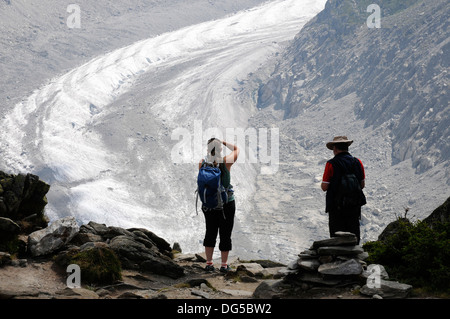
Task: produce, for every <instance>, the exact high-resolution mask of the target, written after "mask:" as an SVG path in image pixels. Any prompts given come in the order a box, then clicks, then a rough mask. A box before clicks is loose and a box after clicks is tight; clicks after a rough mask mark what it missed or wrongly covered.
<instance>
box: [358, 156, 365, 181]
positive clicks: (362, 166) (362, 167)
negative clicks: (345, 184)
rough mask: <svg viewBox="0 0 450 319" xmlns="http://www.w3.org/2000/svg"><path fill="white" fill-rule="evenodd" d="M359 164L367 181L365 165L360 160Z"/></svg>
mask: <svg viewBox="0 0 450 319" xmlns="http://www.w3.org/2000/svg"><path fill="white" fill-rule="evenodd" d="M358 161H359V164H361V170H362V174H363V180H365V179H366V172H365V171H364V165H363V163H362V162H361V160H360V159H359V158H358Z"/></svg>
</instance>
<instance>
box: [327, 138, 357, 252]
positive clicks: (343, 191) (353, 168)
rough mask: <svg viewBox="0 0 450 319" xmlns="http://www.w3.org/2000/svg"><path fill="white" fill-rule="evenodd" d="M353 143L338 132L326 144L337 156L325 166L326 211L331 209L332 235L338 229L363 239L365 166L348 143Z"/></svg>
mask: <svg viewBox="0 0 450 319" xmlns="http://www.w3.org/2000/svg"><path fill="white" fill-rule="evenodd" d="M352 143H353V141H352V140H349V139H348V138H347V137H346V136H336V137H335V138H334V139H333V141H331V142H329V143H327V144H326V146H327V148H328V149H329V150H332V151H333V153H334V155H335V156H334V158H333V159H331V160H329V161H328V162H327V163H326V166H325V172H324V174H323V179H322V184H321V188H322V190H323V191H324V192H327V194H326V207H325V211H326V212H327V213H328V217H329V219H328V225H329V231H330V237H334V234H335V233H336V232H338V231H344V232H350V233H353V234H355V236H356V238H357V244H359V242H360V225H359V220H360V218H361V206H364V205H365V204H366V197H365V195H364V193H363V191H362V190H363V188H364V187H365V171H364V166H363V164H362V162H361V160H359V159H358V158H356V157H353V156H352V155H351V154H350V153H349V151H348V147H349V146H350V145H351V144H352Z"/></svg>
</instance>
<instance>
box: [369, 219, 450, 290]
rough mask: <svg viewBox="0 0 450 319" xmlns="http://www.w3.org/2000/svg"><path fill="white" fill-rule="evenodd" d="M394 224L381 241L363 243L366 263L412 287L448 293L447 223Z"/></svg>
mask: <svg viewBox="0 0 450 319" xmlns="http://www.w3.org/2000/svg"><path fill="white" fill-rule="evenodd" d="M397 224H398V225H397V229H396V231H395V232H393V233H392V234H390V235H389V236H387V237H385V238H384V239H383V240H382V241H375V242H368V243H366V244H364V246H363V247H364V249H365V250H366V251H367V252H368V253H369V258H368V259H367V262H368V263H378V264H382V265H384V266H385V267H386V269H387V271H388V273H389V275H390V277H391V278H392V277H393V279H397V280H400V281H402V282H405V283H409V284H411V285H413V286H415V287H422V288H427V289H430V290H435V291H443V292H450V223H435V224H434V225H433V228H431V227H429V226H428V225H427V223H425V222H423V221H418V222H416V223H409V222H408V221H405V220H402V219H399V220H397Z"/></svg>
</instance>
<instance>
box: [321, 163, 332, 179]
mask: <svg viewBox="0 0 450 319" xmlns="http://www.w3.org/2000/svg"><path fill="white" fill-rule="evenodd" d="M332 176H333V165H331V164H330V163H328V162H327V164H326V165H325V172H324V173H323V177H322V183H326V184H329V183H330V181H331V177H332Z"/></svg>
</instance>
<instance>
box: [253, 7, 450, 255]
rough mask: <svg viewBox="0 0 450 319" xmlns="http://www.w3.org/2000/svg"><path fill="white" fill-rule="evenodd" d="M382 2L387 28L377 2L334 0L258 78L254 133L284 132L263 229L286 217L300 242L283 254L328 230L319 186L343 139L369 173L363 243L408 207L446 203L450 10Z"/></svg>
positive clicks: (264, 203) (422, 210)
mask: <svg viewBox="0 0 450 319" xmlns="http://www.w3.org/2000/svg"><path fill="white" fill-rule="evenodd" d="M378 3H379V5H380V8H381V17H380V18H381V28H369V27H368V25H367V19H368V18H369V17H370V15H371V12H367V7H368V6H369V4H371V2H370V1H351V0H330V1H327V4H326V6H325V9H324V10H323V11H322V12H320V13H319V14H318V15H317V16H316V17H315V18H314V19H312V20H311V21H310V22H309V23H308V24H307V25H306V26H305V27H304V28H303V29H302V30H301V31H300V32H299V33H298V34H297V36H296V37H295V39H294V41H293V42H292V43H291V44H290V46H289V47H288V48H287V49H286V50H285V51H283V52H282V53H281V54H280V56H279V57H278V59H277V62H275V63H274V64H273V65H272V66H268V68H267V69H266V71H265V72H260V73H258V74H254V75H253V77H252V79H253V82H252V83H253V86H254V87H258V92H257V94H256V93H255V99H256V100H257V105H258V108H259V110H260V111H259V112H258V113H257V114H255V115H254V116H253V117H252V119H251V120H250V126H252V127H278V128H279V130H280V167H279V170H278V172H277V174H275V175H272V176H259V177H258V181H257V191H256V195H255V203H256V207H257V209H258V212H259V214H260V215H262V218H261V220H260V221H259V223H256V226H255V227H254V229H255V232H260V233H261V236H264V234H265V233H264V231H263V229H276V228H275V227H272V228H271V227H270V225H269V224H270V220H271V219H270V218H271V217H273V216H274V215H276V217H275V219H277V220H278V221H279V223H283V224H284V225H285V227H284V228H283V229H284V230H285V232H286V234H284V235H282V236H280V237H281V238H287V237H288V236H287V233H289V234H295V236H296V238H295V239H293V238H294V236H291V237H290V240H286V241H284V240H278V241H277V243H276V244H275V243H274V246H277V249H274V251H280V250H289V249H290V247H295V246H296V245H299V246H301V245H303V246H306V244H305V242H307V238H311V237H314V236H315V237H316V238H321V237H326V236H327V235H328V234H327V231H328V224H327V223H328V217H327V215H326V214H325V213H324V204H325V203H324V201H325V199H324V195H323V194H322V191H321V190H320V182H321V180H322V174H323V170H324V166H325V162H326V160H328V159H330V158H331V157H333V154H332V153H331V152H330V151H329V150H327V149H326V147H325V144H326V142H328V141H330V140H332V138H333V136H337V135H347V136H348V137H349V138H350V139H353V140H354V144H353V145H352V146H351V147H350V152H351V153H352V154H353V155H354V156H357V157H359V158H360V159H361V160H362V161H363V163H364V165H365V168H366V186H367V187H366V189H365V192H366V196H367V197H368V204H367V206H365V207H363V216H362V220H361V228H362V234H363V241H366V240H373V239H375V238H376V236H377V235H378V234H379V233H380V232H381V229H382V227H384V226H386V225H387V224H388V223H389V222H391V221H393V220H394V219H395V216H398V215H401V214H403V213H404V209H405V208H409V209H410V210H409V215H408V217H411V218H414V219H423V218H425V217H426V216H427V215H428V214H430V213H431V211H432V210H433V207H434V206H436V205H437V204H438V203H439V202H441V201H444V200H445V199H446V198H447V197H448V185H450V179H449V176H450V166H449V159H450V153H449V145H450V144H449V143H450V142H449V141H450V140H449V133H450V131H449V127H450V118H449V115H450V107H449V93H448V71H449V68H448V67H449V56H450V55H449V48H450V46H449V34H448V23H449V13H450V11H449V7H448V3H446V1H415V0H414V1H379V2H378ZM266 220H267V221H268V222H267V223H265V221H266ZM258 225H261V226H260V227H261V229H259V227H258ZM274 231H275V230H274Z"/></svg>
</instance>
